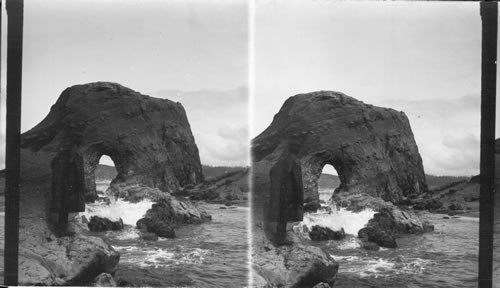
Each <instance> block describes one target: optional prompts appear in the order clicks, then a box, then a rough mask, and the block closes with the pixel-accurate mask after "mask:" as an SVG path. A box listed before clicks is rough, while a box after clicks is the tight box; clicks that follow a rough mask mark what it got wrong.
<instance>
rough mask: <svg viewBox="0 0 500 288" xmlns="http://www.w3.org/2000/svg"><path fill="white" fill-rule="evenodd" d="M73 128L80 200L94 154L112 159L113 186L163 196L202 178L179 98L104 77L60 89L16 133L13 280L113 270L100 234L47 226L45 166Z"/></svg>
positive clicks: (49, 281)
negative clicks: (34, 121) (35, 119)
mask: <svg viewBox="0 0 500 288" xmlns="http://www.w3.org/2000/svg"><path fill="white" fill-rule="evenodd" d="M75 133H77V134H79V135H81V138H82V141H81V143H79V145H78V150H79V152H80V153H81V155H82V157H83V162H84V163H83V164H84V174H85V175H84V176H85V185H86V187H85V188H86V189H85V190H86V198H87V200H88V201H93V200H94V199H95V198H96V189H95V188H96V187H95V176H94V171H95V169H96V166H97V164H98V163H99V159H100V158H101V156H102V155H108V156H110V157H111V159H112V160H113V161H114V163H115V166H116V170H117V172H118V175H117V177H116V178H115V179H114V180H113V184H116V186H119V185H124V186H127V185H129V186H133V185H141V186H145V187H150V188H151V189H156V188H157V190H159V191H163V192H165V193H166V194H169V193H168V192H173V191H175V190H176V189H177V188H179V187H181V186H184V185H188V184H198V183H200V181H202V180H203V174H202V170H201V164H200V158H199V154H198V148H197V147H196V144H195V141H194V137H193V134H192V132H191V128H190V125H189V122H188V119H187V116H186V113H185V111H184V108H183V107H182V105H181V104H180V103H176V102H172V101H170V100H166V99H157V98H153V97H150V96H146V95H142V94H141V93H139V92H136V91H134V90H132V89H129V88H127V87H124V86H122V85H119V84H116V83H109V82H96V83H89V84H83V85H76V86H72V87H70V88H67V89H66V90H64V91H63V93H62V94H61V95H60V97H59V99H58V100H57V102H56V103H55V104H54V105H53V106H52V108H51V110H50V112H49V114H48V115H47V116H46V117H45V119H44V120H43V121H41V122H40V123H39V124H38V125H37V126H36V127H34V128H33V129H31V130H29V131H28V132H26V133H24V134H23V135H21V148H22V149H21V185H20V215H21V217H20V225H19V227H20V243H19V246H20V250H19V259H20V260H19V284H20V285H49V286H51V285H68V286H69V285H77V286H83V285H85V284H88V283H91V282H92V281H93V280H94V278H95V277H97V276H98V275H99V274H100V273H109V274H113V273H114V272H115V271H116V267H117V264H118V260H119V257H120V255H119V254H118V253H117V252H116V251H114V249H113V248H112V247H111V246H110V245H109V244H108V243H107V242H106V241H104V240H103V239H101V238H99V237H94V236H88V235H85V233H80V232H81V231H76V234H75V235H73V236H65V237H60V238H57V237H56V236H55V235H54V234H53V233H52V232H51V230H52V229H49V221H47V220H48V215H49V214H48V213H47V203H46V201H47V198H48V195H50V190H51V176H52V175H51V173H52V172H51V166H50V163H51V161H52V159H53V158H54V156H55V155H56V152H57V150H58V148H59V146H60V144H61V141H63V139H65V137H67V135H70V134H75ZM166 196H167V197H170V196H169V195H166ZM76 228H78V227H76Z"/></svg>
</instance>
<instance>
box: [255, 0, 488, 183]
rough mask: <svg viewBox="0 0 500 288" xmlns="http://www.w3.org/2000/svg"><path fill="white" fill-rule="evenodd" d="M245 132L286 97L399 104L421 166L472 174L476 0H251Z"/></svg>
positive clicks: (475, 156) (263, 122)
mask: <svg viewBox="0 0 500 288" xmlns="http://www.w3.org/2000/svg"><path fill="white" fill-rule="evenodd" d="M255 15H256V18H255V23H256V28H255V44H256V46H255V59H256V63H255V104H254V105H255V107H256V113H257V114H258V116H254V119H255V121H254V125H253V127H252V129H251V130H252V131H251V134H252V137H254V136H256V135H258V134H259V133H260V132H262V131H263V130H264V129H265V128H266V127H267V126H268V125H269V124H270V123H271V121H272V118H273V115H274V114H276V113H277V112H278V110H279V109H280V107H281V105H282V104H283V102H284V101H285V100H286V99H287V98H288V97H290V96H293V95H296V94H299V93H305V92H312V91H318V90H333V91H340V92H343V93H345V94H347V95H349V96H352V97H354V98H357V99H359V100H361V101H363V102H365V103H368V104H374V105H377V106H383V107H390V108H394V109H396V110H402V111H404V112H405V113H406V114H407V115H408V117H409V120H410V123H411V126H412V129H413V133H414V134H415V139H416V142H417V145H418V147H419V151H420V153H421V156H422V158H423V162H424V169H425V172H426V173H430V174H437V175H473V174H477V173H478V172H479V139H480V138H479V135H480V131H479V129H480V106H479V105H480V72H481V63H480V61H481V20H480V15H479V4H478V3H470V2H467V3H449V2H376V3H375V2H362V3H353V2H334V1H304V0H301V1H298V0H292V1H290V0H286V1H285V0H281V1H257V5H256V12H255Z"/></svg>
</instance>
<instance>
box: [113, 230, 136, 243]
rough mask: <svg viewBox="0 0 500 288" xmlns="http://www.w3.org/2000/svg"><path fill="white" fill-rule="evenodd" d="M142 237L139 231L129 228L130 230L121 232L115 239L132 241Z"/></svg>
mask: <svg viewBox="0 0 500 288" xmlns="http://www.w3.org/2000/svg"><path fill="white" fill-rule="evenodd" d="M139 237H140V235H139V233H138V231H137V229H135V228H132V227H129V228H128V229H124V230H122V231H120V232H119V233H118V234H117V235H116V236H115V238H116V239H118V240H130V239H137V238H139Z"/></svg>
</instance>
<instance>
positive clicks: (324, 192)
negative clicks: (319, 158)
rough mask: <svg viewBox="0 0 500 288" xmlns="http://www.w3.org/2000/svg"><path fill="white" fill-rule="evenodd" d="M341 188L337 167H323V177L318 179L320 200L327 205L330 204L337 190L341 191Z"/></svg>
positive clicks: (328, 165) (327, 165)
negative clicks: (329, 201)
mask: <svg viewBox="0 0 500 288" xmlns="http://www.w3.org/2000/svg"><path fill="white" fill-rule="evenodd" d="M339 187H340V178H339V175H338V173H337V170H335V167H333V166H332V165H330V164H326V165H325V166H323V169H322V171H321V175H320V176H319V179H318V193H319V200H320V201H323V202H325V203H326V202H328V200H329V199H330V198H331V197H332V195H333V193H334V192H335V190H336V189H339Z"/></svg>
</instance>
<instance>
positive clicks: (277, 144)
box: [251, 91, 427, 287]
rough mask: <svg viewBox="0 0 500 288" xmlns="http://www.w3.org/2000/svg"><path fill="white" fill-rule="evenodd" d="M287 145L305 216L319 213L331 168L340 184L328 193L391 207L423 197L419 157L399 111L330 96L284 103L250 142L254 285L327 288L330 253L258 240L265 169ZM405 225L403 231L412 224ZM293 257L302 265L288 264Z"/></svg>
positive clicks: (333, 267)
mask: <svg viewBox="0 0 500 288" xmlns="http://www.w3.org/2000/svg"><path fill="white" fill-rule="evenodd" d="M290 143H296V144H295V145H298V146H300V149H299V151H298V153H297V158H298V160H299V162H300V164H301V167H302V179H303V184H304V210H305V211H307V210H309V211H311V210H316V209H317V208H319V207H320V204H319V193H318V180H319V177H320V176H321V172H322V169H323V167H324V166H325V165H327V164H329V165H332V166H333V167H334V168H335V169H336V171H337V173H338V175H339V179H340V186H339V188H337V189H336V191H335V192H334V195H344V196H346V197H349V196H356V195H365V196H366V197H369V198H371V199H378V200H377V201H379V202H384V203H387V205H393V204H398V203H399V202H400V201H403V200H405V199H407V198H408V197H414V196H417V195H420V194H422V193H424V192H425V190H426V188H427V186H426V180H425V174H424V169H423V164H422V159H421V157H420V154H419V152H418V148H417V145H416V142H415V139H414V136H413V133H412V131H411V127H410V123H409V121H408V118H407V117H406V115H405V114H404V113H403V112H398V111H395V110H393V109H389V108H382V107H376V106H373V105H369V104H365V103H363V102H361V101H359V100H356V99H354V98H352V97H349V96H347V95H345V94H343V93H340V92H332V91H319V92H312V93H306V94H298V95H295V96H292V97H290V98H288V99H287V100H286V101H285V102H284V104H283V106H282V107H281V109H280V110H279V112H278V113H277V114H276V115H275V116H274V118H273V121H272V123H271V124H270V125H269V127H268V128H267V129H265V130H264V131H263V132H262V133H261V134H259V135H258V136H257V137H255V138H254V139H253V140H252V142H251V152H252V178H251V185H252V191H253V193H252V231H253V243H254V245H253V247H252V257H253V262H254V263H253V269H254V271H256V275H257V276H256V281H259V282H262V283H264V282H265V283H267V284H268V285H270V286H280V285H283V286H286V287H303V286H304V285H308V286H305V287H312V286H314V285H316V284H319V283H320V282H323V283H326V284H328V285H330V286H332V285H333V283H334V282H335V279H336V273H337V271H338V268H339V267H338V263H337V262H336V261H335V260H334V258H332V257H331V256H330V255H328V254H327V253H325V252H323V251H321V250H320V249H318V247H315V246H307V245H304V243H303V241H302V239H301V238H300V237H299V235H297V234H296V233H295V232H294V231H292V230H288V231H287V238H288V239H289V240H291V241H292V244H291V245H290V246H286V247H285V246H280V247H274V245H273V244H271V243H270V241H269V240H268V239H266V237H265V236H264V231H263V227H264V219H263V218H264V217H263V216H264V214H265V207H266V205H267V203H268V202H269V199H270V198H269V197H270V195H269V193H270V178H269V171H270V169H271V167H273V165H274V164H275V163H276V161H277V160H278V159H279V157H280V155H282V154H283V153H284V152H285V151H286V149H288V146H289V145H290ZM332 196H333V195H332ZM366 197H365V198H366ZM397 211H399V210H397ZM391 217H392V216H391ZM391 219H392V218H391ZM403 224H405V223H403ZM409 224H411V225H406V226H412V225H413V224H414V223H409ZM417 224H419V223H417ZM403 226H404V225H403ZM406 226H405V227H406ZM417 226H418V225H417ZM420 226H422V225H420ZM420 226H419V227H417V228H420ZM412 227H413V226H412ZM297 258H304V259H308V261H307V263H304V262H296V261H294V259H297ZM312 275H314V277H312Z"/></svg>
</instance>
